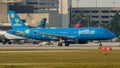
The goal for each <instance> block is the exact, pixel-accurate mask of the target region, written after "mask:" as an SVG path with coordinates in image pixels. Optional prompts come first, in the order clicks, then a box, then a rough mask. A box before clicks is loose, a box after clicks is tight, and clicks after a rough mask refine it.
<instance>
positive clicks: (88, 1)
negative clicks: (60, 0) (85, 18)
mask: <svg viewBox="0 0 120 68" xmlns="http://www.w3.org/2000/svg"><path fill="white" fill-rule="evenodd" d="M96 1H97V3H96ZM96 4H97V7H114V4H115V7H120V0H79V1H78V7H96ZM72 6H73V7H77V0H72Z"/></svg>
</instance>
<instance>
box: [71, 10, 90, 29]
mask: <svg viewBox="0 0 120 68" xmlns="http://www.w3.org/2000/svg"><path fill="white" fill-rule="evenodd" d="M89 20H90V17H89V16H88V15H85V14H83V13H82V12H79V13H76V14H75V15H73V16H72V23H71V24H70V26H71V27H73V26H74V25H75V24H77V23H78V22H79V21H81V23H82V25H83V26H84V27H86V26H87V27H88V26H89Z"/></svg>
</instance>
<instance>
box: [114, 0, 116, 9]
mask: <svg viewBox="0 0 120 68" xmlns="http://www.w3.org/2000/svg"><path fill="white" fill-rule="evenodd" d="M115 4H116V2H115V0H114V1H113V7H114V8H115Z"/></svg>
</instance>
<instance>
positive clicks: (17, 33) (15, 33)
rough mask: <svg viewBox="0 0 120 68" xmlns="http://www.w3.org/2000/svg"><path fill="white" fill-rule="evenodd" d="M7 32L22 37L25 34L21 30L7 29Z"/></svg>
mask: <svg viewBox="0 0 120 68" xmlns="http://www.w3.org/2000/svg"><path fill="white" fill-rule="evenodd" d="M8 33H10V34H14V35H17V36H22V37H24V36H25V34H24V33H23V32H20V31H18V32H17V31H8Z"/></svg>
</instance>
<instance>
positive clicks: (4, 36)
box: [0, 18, 47, 44]
mask: <svg viewBox="0 0 120 68" xmlns="http://www.w3.org/2000/svg"><path fill="white" fill-rule="evenodd" d="M46 20H47V19H46V18H43V19H42V20H41V21H40V22H39V24H38V25H37V26H36V27H35V28H45V24H46ZM26 39H27V38H25V37H20V36H16V35H14V34H10V33H9V30H8V31H3V30H0V42H2V43H3V44H6V43H8V44H11V43H12V42H11V41H19V40H26Z"/></svg>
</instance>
